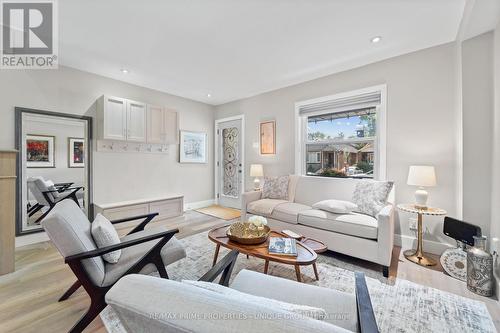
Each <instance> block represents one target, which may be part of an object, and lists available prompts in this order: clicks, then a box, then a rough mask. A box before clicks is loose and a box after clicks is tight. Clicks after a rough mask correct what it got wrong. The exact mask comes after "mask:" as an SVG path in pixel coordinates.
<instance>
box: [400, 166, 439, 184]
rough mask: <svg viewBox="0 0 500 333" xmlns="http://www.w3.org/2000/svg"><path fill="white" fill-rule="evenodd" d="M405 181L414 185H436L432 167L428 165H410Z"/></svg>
mask: <svg viewBox="0 0 500 333" xmlns="http://www.w3.org/2000/svg"><path fill="white" fill-rule="evenodd" d="M407 183H408V185H414V186H436V172H435V171H434V167H433V166H429V165H412V166H410V171H409V172H408V182H407Z"/></svg>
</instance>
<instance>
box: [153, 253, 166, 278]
mask: <svg viewBox="0 0 500 333" xmlns="http://www.w3.org/2000/svg"><path fill="white" fill-rule="evenodd" d="M153 262H154V265H155V266H156V269H157V270H158V273H159V274H160V277H161V278H162V279H168V274H167V269H166V268H165V265H164V264H163V260H162V259H161V255H160V254H158V256H157V257H156V258H154V259H153Z"/></svg>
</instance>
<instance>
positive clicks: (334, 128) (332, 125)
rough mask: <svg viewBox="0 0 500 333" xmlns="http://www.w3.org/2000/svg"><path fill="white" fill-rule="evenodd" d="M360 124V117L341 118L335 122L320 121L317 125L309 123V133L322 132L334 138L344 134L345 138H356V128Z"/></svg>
mask: <svg viewBox="0 0 500 333" xmlns="http://www.w3.org/2000/svg"><path fill="white" fill-rule="evenodd" d="M358 124H359V117H358V116H355V117H350V118H339V119H335V120H333V121H329V120H327V121H318V122H317V123H316V124H315V123H308V124H307V126H308V132H309V133H314V132H322V133H325V134H326V135H327V136H328V135H329V136H331V137H332V138H334V137H336V136H338V133H339V132H344V134H345V137H346V138H348V137H350V136H356V126H357V125H358Z"/></svg>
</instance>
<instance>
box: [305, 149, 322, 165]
mask: <svg viewBox="0 0 500 333" xmlns="http://www.w3.org/2000/svg"><path fill="white" fill-rule="evenodd" d="M307 163H309V164H318V163H321V152H319V151H317V152H311V151H308V152H307Z"/></svg>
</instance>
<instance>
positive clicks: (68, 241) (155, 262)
mask: <svg viewBox="0 0 500 333" xmlns="http://www.w3.org/2000/svg"><path fill="white" fill-rule="evenodd" d="M156 215H158V214H157V213H154V214H147V215H141V216H135V217H131V218H125V219H120V220H115V221H111V223H113V224H116V223H122V222H127V221H134V220H142V222H140V223H139V224H138V225H137V226H136V227H135V228H134V229H133V230H132V231H130V232H129V233H128V234H127V235H126V236H125V237H123V238H122V239H121V242H120V244H116V245H112V246H108V247H103V248H98V247H97V246H96V244H95V243H94V240H93V238H92V235H91V223H90V221H89V220H88V219H87V217H86V216H85V214H84V213H83V212H82V210H81V209H80V208H79V207H78V205H77V204H76V203H75V202H74V201H72V200H63V201H60V202H59V203H57V204H56V205H55V207H54V209H53V210H52V211H51V212H50V214H49V215H47V217H46V218H45V219H44V220H43V221H42V226H43V228H44V229H45V231H46V232H47V235H48V236H49V238H50V239H51V241H52V242H53V243H54V245H55V247H56V248H57V249H58V250H59V252H60V253H61V255H62V256H63V257H64V261H65V262H66V263H67V264H68V265H69V267H70V268H71V270H72V271H73V273H74V274H75V275H76V277H77V281H76V282H75V283H74V284H73V285H72V286H71V287H70V288H69V289H68V290H67V291H66V292H65V293H64V295H63V296H62V297H61V298H60V299H59V301H60V302H61V301H64V300H66V299H67V298H69V297H70V296H71V295H72V294H73V293H74V292H75V291H76V290H77V289H78V288H80V286H83V288H84V289H85V290H86V292H87V293H88V294H89V296H90V298H91V304H90V307H89V309H88V311H87V312H86V313H85V314H84V315H83V316H82V318H81V319H80V320H79V321H78V322H77V323H76V324H75V325H74V326H73V328H72V329H71V330H70V332H81V331H82V330H83V329H84V328H85V327H86V326H87V325H88V324H89V323H90V322H91V321H92V320H93V319H94V318H95V317H96V316H97V315H98V314H99V313H100V312H101V311H102V310H103V309H104V308H105V307H106V303H105V300H104V295H105V294H106V292H107V291H108V290H109V289H110V288H111V287H112V286H113V285H114V284H115V282H116V281H118V280H119V279H120V278H121V277H122V276H124V275H127V274H132V273H141V274H149V273H151V272H153V271H154V270H158V272H159V274H160V276H161V277H162V278H168V275H167V271H166V269H165V266H167V265H169V264H171V263H173V262H175V261H178V260H180V259H182V258H184V257H185V256H186V252H185V250H184V248H183V246H182V245H181V244H180V242H179V241H178V240H177V239H176V238H175V237H174V234H175V233H177V232H178V230H177V229H174V230H167V229H165V228H163V227H156V228H151V229H146V230H144V227H145V226H146V225H147V224H148V223H149V222H150V221H151V220H152V219H153V218H154V217H155V216H156ZM118 249H121V251H122V254H121V256H120V259H119V260H118V262H117V263H115V264H111V263H107V262H105V261H104V260H103V259H102V258H101V256H102V255H103V254H105V253H109V252H112V251H115V250H118Z"/></svg>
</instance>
